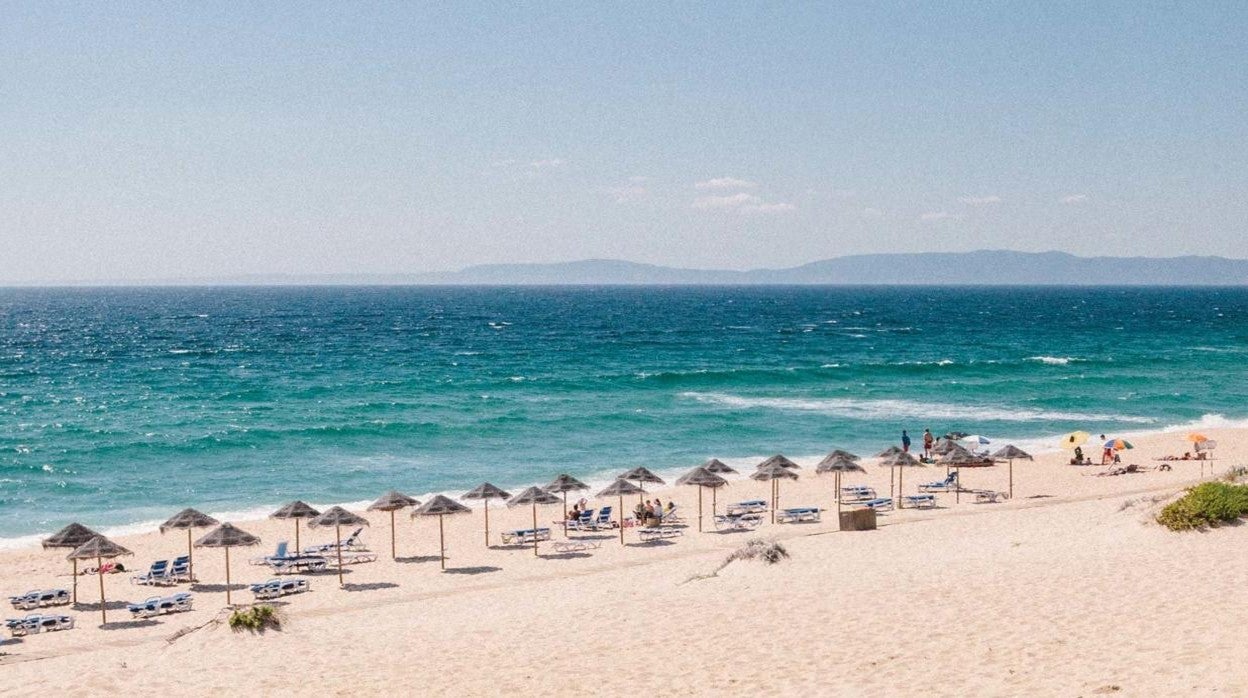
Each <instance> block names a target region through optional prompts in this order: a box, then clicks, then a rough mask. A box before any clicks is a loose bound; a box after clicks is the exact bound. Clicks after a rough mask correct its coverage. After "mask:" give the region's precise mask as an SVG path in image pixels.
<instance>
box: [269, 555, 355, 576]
mask: <svg viewBox="0 0 1248 698" xmlns="http://www.w3.org/2000/svg"><path fill="white" fill-rule="evenodd" d="M343 561H344V562H345V561H346V560H345V559H344V560H343ZM268 566H269V569H272V570H273V573H274V574H298V573H303V572H323V571H325V569H327V568H328V567H329V559H328V558H325V557H321V556H320V555H291V556H288V557H284V558H276V557H275V558H271V559H270V560H269V562H268Z"/></svg>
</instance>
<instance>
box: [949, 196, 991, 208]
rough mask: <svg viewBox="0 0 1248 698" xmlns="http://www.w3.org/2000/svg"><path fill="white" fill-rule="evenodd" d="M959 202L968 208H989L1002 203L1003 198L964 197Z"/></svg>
mask: <svg viewBox="0 0 1248 698" xmlns="http://www.w3.org/2000/svg"><path fill="white" fill-rule="evenodd" d="M958 201H961V202H962V203H964V204H966V205H968V206H987V205H989V204H999V203H1001V197H999V196H964V197H962V198H961V199H958Z"/></svg>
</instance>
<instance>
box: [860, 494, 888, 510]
mask: <svg viewBox="0 0 1248 698" xmlns="http://www.w3.org/2000/svg"><path fill="white" fill-rule="evenodd" d="M859 504H861V505H863V506H865V507H866V508H868V509H874V510H875V511H892V510H893V500H892V498H891V497H876V498H875V499H869V500H867V501H865V502H859Z"/></svg>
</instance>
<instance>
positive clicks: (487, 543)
mask: <svg viewBox="0 0 1248 698" xmlns="http://www.w3.org/2000/svg"><path fill="white" fill-rule="evenodd" d="M485 547H487V548H488V547H490V500H488V499H487V500H485Z"/></svg>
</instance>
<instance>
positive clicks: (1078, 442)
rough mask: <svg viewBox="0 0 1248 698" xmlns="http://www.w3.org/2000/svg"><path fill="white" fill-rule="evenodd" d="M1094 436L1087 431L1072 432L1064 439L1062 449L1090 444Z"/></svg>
mask: <svg viewBox="0 0 1248 698" xmlns="http://www.w3.org/2000/svg"><path fill="white" fill-rule="evenodd" d="M1090 438H1092V435H1091V434H1089V433H1088V432H1086V431H1072V432H1070V433H1069V434H1067V435H1065V436H1063V437H1062V448H1078V447H1079V446H1082V445H1084V444H1085V443H1087V442H1088V439H1090Z"/></svg>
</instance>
